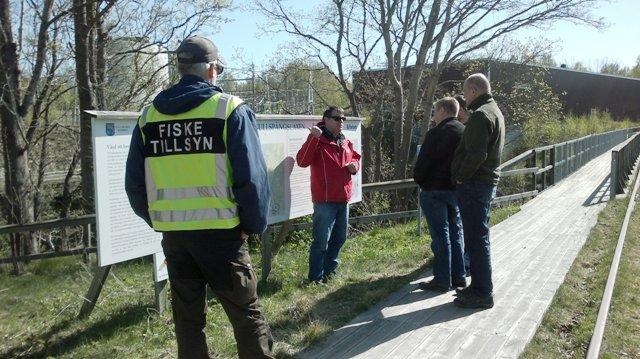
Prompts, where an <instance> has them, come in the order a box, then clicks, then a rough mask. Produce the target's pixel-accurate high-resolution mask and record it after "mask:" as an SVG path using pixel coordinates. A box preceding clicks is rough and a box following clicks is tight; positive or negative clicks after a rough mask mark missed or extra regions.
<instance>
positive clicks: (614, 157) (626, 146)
mask: <svg viewBox="0 0 640 359" xmlns="http://www.w3.org/2000/svg"><path fill="white" fill-rule="evenodd" d="M639 155H640V133H636V134H635V135H633V136H632V137H631V138H629V139H628V140H626V141H624V142H623V143H621V144H619V145H617V146H616V147H614V148H613V150H611V186H610V187H609V188H610V192H609V193H610V198H615V196H616V194H621V193H624V188H625V186H626V183H627V181H629V178H630V177H631V174H632V172H633V167H634V165H635V163H636V161H637V159H638V156H639Z"/></svg>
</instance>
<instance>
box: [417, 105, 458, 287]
mask: <svg viewBox="0 0 640 359" xmlns="http://www.w3.org/2000/svg"><path fill="white" fill-rule="evenodd" d="M434 110H435V111H434V115H433V118H432V121H433V123H434V124H435V127H433V128H432V129H430V130H429V132H427V135H426V137H425V139H424V143H423V144H422V147H421V148H420V153H419V154H418V160H417V161H416V165H415V167H414V170H413V179H414V180H415V182H416V183H417V184H418V185H419V186H420V188H421V189H422V191H421V192H420V207H421V208H422V212H424V215H425V217H426V218H427V223H428V224H429V233H430V234H431V250H433V257H434V263H433V280H431V281H429V282H422V283H419V284H418V287H419V288H420V289H422V290H434V291H439V292H447V291H449V290H450V289H451V288H452V287H460V288H464V287H466V285H467V284H466V280H465V270H464V258H463V252H464V247H463V243H462V242H463V239H462V223H461V222H460V212H459V210H458V201H457V199H456V196H455V191H454V189H455V187H454V185H453V182H452V181H451V161H452V159H453V152H454V151H455V149H456V147H457V146H458V143H460V139H461V138H462V133H463V132H464V125H462V123H460V122H459V121H458V120H457V119H456V116H457V115H458V110H459V105H458V102H457V101H456V100H455V99H454V98H451V97H445V98H443V99H440V100H438V101H437V102H436V103H435V104H434Z"/></svg>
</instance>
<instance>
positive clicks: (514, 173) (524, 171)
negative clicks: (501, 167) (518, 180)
mask: <svg viewBox="0 0 640 359" xmlns="http://www.w3.org/2000/svg"><path fill="white" fill-rule="evenodd" d="M538 170H539V168H538V167H529V168H518V169H515V170H509V171H502V172H500V178H502V177H510V176H518V175H525V174H530V173H536V172H538Z"/></svg>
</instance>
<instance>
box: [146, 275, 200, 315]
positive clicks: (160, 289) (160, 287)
mask: <svg viewBox="0 0 640 359" xmlns="http://www.w3.org/2000/svg"><path fill="white" fill-rule="evenodd" d="M167 283H168V281H167V280H163V281H160V282H154V284H153V287H154V294H155V296H154V297H155V303H156V310H157V311H158V313H160V314H162V313H163V312H164V311H165V310H167V308H168V307H169V299H168V298H167V291H168V288H169V286H168V285H167ZM207 287H208V286H207Z"/></svg>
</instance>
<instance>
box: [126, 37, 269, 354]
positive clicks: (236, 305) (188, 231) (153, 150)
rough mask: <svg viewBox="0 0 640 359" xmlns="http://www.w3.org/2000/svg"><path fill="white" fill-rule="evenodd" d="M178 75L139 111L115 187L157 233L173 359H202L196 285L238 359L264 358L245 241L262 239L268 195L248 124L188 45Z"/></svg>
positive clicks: (215, 70) (214, 71) (197, 50)
mask: <svg viewBox="0 0 640 359" xmlns="http://www.w3.org/2000/svg"><path fill="white" fill-rule="evenodd" d="M176 56H177V61H178V71H179V72H180V74H181V75H182V77H181V79H180V81H179V82H178V83H177V84H175V85H174V86H172V87H170V88H168V89H167V90H164V91H162V92H160V93H159V94H158V95H157V96H156V98H155V99H154V100H153V104H151V105H149V106H146V107H144V109H143V111H142V115H141V116H140V118H139V119H138V125H137V126H136V127H135V129H134V131H133V134H132V138H131V146H130V148H129V157H128V159H127V169H126V178H125V188H126V191H127V195H128V197H129V202H130V203H131V206H132V208H133V210H134V212H135V213H136V214H137V215H138V216H140V217H141V218H143V219H144V220H145V221H146V222H147V223H148V224H149V225H150V226H151V227H153V229H155V230H156V231H159V232H162V237H163V239H162V248H163V250H164V254H165V257H166V259H167V267H168V270H169V281H170V283H171V295H172V308H173V319H174V324H175V330H176V339H177V341H178V357H179V358H208V357H209V354H208V349H207V344H206V340H205V335H204V328H205V324H206V315H205V314H206V310H205V308H206V300H205V297H206V285H207V284H208V285H209V286H210V287H211V289H212V291H213V293H214V294H215V295H216V297H217V298H218V300H219V302H220V304H221V305H222V307H223V308H224V310H225V312H226V313H227V315H228V317H229V320H230V321H231V324H232V325H233V329H234V334H235V337H236V342H237V348H238V355H239V356H240V358H271V349H272V346H273V339H272V336H271V332H270V330H269V327H268V325H267V323H266V321H265V319H264V317H263V315H262V313H261V307H260V302H259V300H258V296H257V279H256V275H255V273H254V271H253V268H252V267H251V259H250V257H249V253H248V250H247V244H246V239H247V234H250V233H257V234H260V233H263V232H264V230H265V229H266V224H267V210H268V208H269V201H270V198H271V192H270V190H269V185H268V181H267V169H266V165H265V161H264V157H263V154H262V149H261V147H260V141H259V138H258V131H257V126H256V119H255V115H254V113H253V111H251V109H250V108H249V106H247V105H245V104H243V102H242V100H241V99H240V98H238V97H236V96H231V95H228V94H225V93H223V92H222V89H220V88H219V87H217V86H215V85H214V84H215V81H216V77H217V76H218V75H219V74H220V73H222V71H223V70H224V66H225V63H224V60H223V59H222V58H221V57H220V56H219V54H218V49H217V47H216V46H215V45H214V44H213V42H211V41H210V40H208V39H206V38H203V37H198V36H193V37H189V38H187V39H185V40H184V41H183V42H182V43H181V44H180V46H179V47H178V49H177V50H176Z"/></svg>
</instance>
